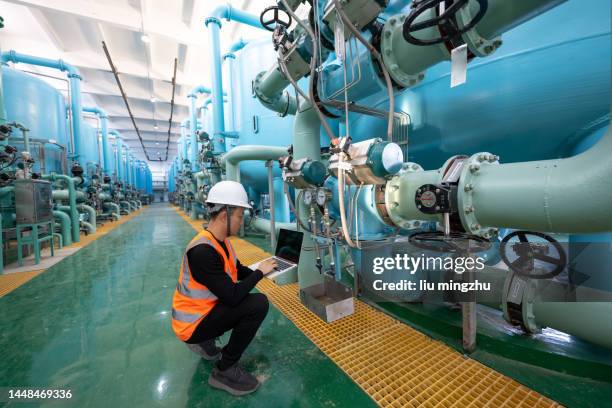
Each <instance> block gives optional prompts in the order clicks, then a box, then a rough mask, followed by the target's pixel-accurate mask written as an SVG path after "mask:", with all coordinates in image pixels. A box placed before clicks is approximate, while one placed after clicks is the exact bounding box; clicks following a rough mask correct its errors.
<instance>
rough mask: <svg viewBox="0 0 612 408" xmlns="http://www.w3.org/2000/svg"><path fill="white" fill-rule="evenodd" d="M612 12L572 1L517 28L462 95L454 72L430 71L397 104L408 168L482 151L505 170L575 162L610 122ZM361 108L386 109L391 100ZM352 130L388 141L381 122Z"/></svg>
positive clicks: (480, 64)
mask: <svg viewBox="0 0 612 408" xmlns="http://www.w3.org/2000/svg"><path fill="white" fill-rule="evenodd" d="M591 3H592V4H591ZM611 7H612V6H611V3H610V1H609V0H593V1H592V2H590V3H589V7H584V4H583V2H581V1H579V0H571V1H568V2H567V3H565V4H562V5H560V6H558V7H556V8H554V9H552V10H550V11H548V12H546V13H544V14H542V15H541V16H539V17H537V18H535V19H533V20H531V21H528V22H526V23H524V24H522V25H520V26H518V27H516V28H514V29H513V30H511V31H509V32H507V33H505V34H503V35H502V39H503V41H504V44H503V45H502V47H501V48H500V49H499V50H498V51H497V52H496V53H495V54H493V55H492V56H490V57H489V58H484V59H481V58H477V59H475V60H474V61H472V62H471V63H470V65H469V68H468V80H467V83H466V84H464V85H461V86H458V87H456V88H452V89H451V88H450V77H449V72H450V63H448V62H444V63H440V64H438V65H436V66H434V67H432V68H430V69H429V70H427V72H426V77H425V80H424V81H423V82H422V83H421V84H419V85H418V86H416V87H414V88H411V89H407V90H405V91H403V92H401V93H398V94H396V95H397V96H396V111H404V112H405V113H407V114H409V115H410V119H411V125H410V127H409V148H408V157H407V158H405V161H414V162H417V163H419V164H421V165H422V166H423V167H424V168H426V169H434V168H438V167H440V166H441V165H442V164H443V163H444V162H445V160H446V159H448V158H449V157H450V156H452V155H455V154H468V155H470V154H473V153H476V152H480V151H489V152H492V153H495V154H497V155H499V156H500V157H501V160H502V161H503V162H506V163H508V162H517V161H530V160H544V159H553V158H561V157H568V156H571V155H572V152H573V151H574V150H575V149H576V147H577V146H578V145H579V144H580V143H581V142H582V140H583V139H585V138H587V137H589V135H590V134H592V133H595V132H597V131H599V130H601V128H602V127H605V126H607V125H608V124H609V121H610V97H611V92H610V90H611V86H612V83H611V76H610V72H611V70H612V67H611V60H612V56H611V49H612V42H611V35H610V31H611V30H610V27H611V26H612V24H611V17H610V16H611ZM404 12H406V11H404ZM561 26H562V27H563V28H564V29H559V27H561ZM359 103H361V104H365V105H370V106H376V107H379V108H382V109H386V108H387V106H388V102H387V97H386V91H384V90H383V91H381V92H379V93H377V94H376V95H373V96H371V97H369V98H366V99H364V100H361V101H359ZM350 125H351V126H350V128H351V135H352V137H353V139H356V140H364V139H368V138H371V137H384V136H385V129H386V128H385V126H386V122H385V121H383V120H380V119H374V118H372V117H368V116H363V115H354V116H352V117H351V123H350Z"/></svg>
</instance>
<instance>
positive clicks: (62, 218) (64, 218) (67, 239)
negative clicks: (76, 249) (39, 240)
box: [53, 210, 72, 246]
mask: <svg viewBox="0 0 612 408" xmlns="http://www.w3.org/2000/svg"><path fill="white" fill-rule="evenodd" d="M53 216H54V217H55V218H56V219H57V220H59V222H60V226H61V228H62V243H63V244H64V246H68V245H70V244H72V237H71V236H70V217H69V216H68V214H66V213H64V212H62V211H55V210H54V211H53Z"/></svg>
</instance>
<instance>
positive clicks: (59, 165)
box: [1, 67, 70, 173]
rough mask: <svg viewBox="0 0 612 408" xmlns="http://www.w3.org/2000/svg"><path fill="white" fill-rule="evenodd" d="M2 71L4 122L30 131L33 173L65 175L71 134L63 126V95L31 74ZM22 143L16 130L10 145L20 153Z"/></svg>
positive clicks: (64, 115) (8, 70)
mask: <svg viewBox="0 0 612 408" xmlns="http://www.w3.org/2000/svg"><path fill="white" fill-rule="evenodd" d="M1 69H2V89H3V92H4V98H5V104H6V114H7V119H8V122H18V123H20V124H22V125H23V126H25V127H26V128H28V129H29V130H30V131H29V133H28V134H29V137H30V141H31V146H30V150H31V152H30V153H31V154H32V156H33V158H34V159H35V160H36V164H35V166H34V171H35V172H43V173H51V172H56V173H65V172H66V166H67V165H66V155H67V151H68V150H69V148H70V142H69V140H70V136H69V134H70V132H69V130H68V128H67V127H66V104H65V101H64V96H63V95H62V94H61V92H59V91H58V90H57V89H56V88H54V87H53V86H51V85H49V84H47V83H46V82H45V81H43V80H41V79H39V78H36V77H35V76H33V75H30V74H25V73H23V72H20V71H18V70H16V69H13V68H8V67H2V68H1ZM22 140H23V139H22V137H21V134H20V132H19V131H17V130H15V131H14V132H13V135H12V137H11V141H10V144H12V145H15V146H16V147H17V148H18V149H20V150H23V142H22ZM43 157H44V160H42V158H43Z"/></svg>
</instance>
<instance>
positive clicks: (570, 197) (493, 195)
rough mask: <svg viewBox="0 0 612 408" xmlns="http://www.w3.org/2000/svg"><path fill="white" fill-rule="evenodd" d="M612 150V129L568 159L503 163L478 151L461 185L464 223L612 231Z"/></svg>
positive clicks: (473, 228)
mask: <svg viewBox="0 0 612 408" xmlns="http://www.w3.org/2000/svg"><path fill="white" fill-rule="evenodd" d="M611 151H612V128H609V129H608V131H607V133H606V134H605V135H604V136H603V137H602V138H601V139H600V140H599V142H598V143H597V144H596V145H594V146H593V147H592V148H590V149H589V150H587V151H585V152H584V153H581V154H579V155H577V156H573V157H570V158H567V159H557V160H542V161H532V162H524V163H510V164H497V162H496V161H492V162H491V161H490V160H487V159H486V157H487V154H476V155H474V156H472V158H470V164H469V165H468V166H466V167H465V168H464V170H463V174H462V176H461V182H460V184H459V209H460V215H461V220H462V222H463V224H464V227H465V228H466V230H468V231H470V232H471V233H479V232H480V231H481V229H482V228H483V227H496V228H499V227H505V228H514V229H527V230H533V231H543V232H561V233H578V234H579V233H596V232H607V231H612V205H610V203H612V189H611V188H609V187H607V186H608V185H609V181H610V179H611V178H612V160H610V157H609V152H611ZM489 157H490V156H489ZM483 159H484V160H483ZM466 186H467V188H466ZM466 190H467V191H466ZM467 208H469V210H470V211H469V212H467V211H465V210H466V209H467Z"/></svg>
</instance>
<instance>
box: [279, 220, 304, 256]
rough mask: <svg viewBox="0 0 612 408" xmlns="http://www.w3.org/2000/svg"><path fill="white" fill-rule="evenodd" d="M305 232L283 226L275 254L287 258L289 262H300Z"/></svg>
mask: <svg viewBox="0 0 612 408" xmlns="http://www.w3.org/2000/svg"><path fill="white" fill-rule="evenodd" d="M303 238H304V233H303V232H298V231H291V230H288V229H283V228H281V229H280V230H279V233H278V241H277V242H276V252H275V253H274V255H275V256H278V257H280V258H283V259H286V260H287V261H289V262H293V263H298V261H299V260H300V251H301V250H302V239H303Z"/></svg>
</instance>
